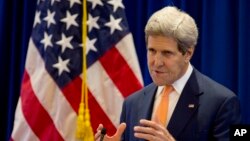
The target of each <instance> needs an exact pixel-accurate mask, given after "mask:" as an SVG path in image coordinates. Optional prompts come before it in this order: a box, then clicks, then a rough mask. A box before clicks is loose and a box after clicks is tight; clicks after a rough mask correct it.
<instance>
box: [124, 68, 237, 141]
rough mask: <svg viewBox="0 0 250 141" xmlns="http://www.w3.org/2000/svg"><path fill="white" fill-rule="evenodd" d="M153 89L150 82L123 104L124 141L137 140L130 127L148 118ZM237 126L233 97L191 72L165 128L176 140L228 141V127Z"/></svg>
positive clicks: (223, 88)
mask: <svg viewBox="0 0 250 141" xmlns="http://www.w3.org/2000/svg"><path fill="white" fill-rule="evenodd" d="M156 90H157V86H156V85H155V84H153V83H152V84H150V85H148V86H146V87H145V88H143V89H142V90H140V91H138V92H136V93H134V94H132V95H131V96H129V97H128V98H127V99H126V100H125V101H124V103H123V109H122V114H121V122H125V123H126V124H127V128H126V130H125V132H124V134H123V140H124V141H137V140H139V139H137V138H135V137H134V130H133V127H134V126H136V125H139V120H140V119H151V114H152V109H153V104H154V98H155V93H156ZM190 104H191V105H192V104H193V105H194V107H192V106H191V107H190V106H189V105H190ZM239 123H240V108H239V102H238V99H237V97H236V95H235V94H234V93H233V92H232V91H230V90H229V89H227V88H225V87H224V86H222V85H220V84H218V83H217V82H215V81H213V80H211V79H210V78H208V77H206V76H205V75H203V74H201V73H200V72H198V71H197V70H196V69H194V70H193V72H192V74H191V76H190V78H189V79H188V81H187V83H186V85H185V87H184V89H183V92H182V94H181V96H180V99H179V101H178V102H177V105H176V107H175V110H174V112H173V115H172V117H171V119H170V121H169V124H168V127H167V129H168V130H169V132H170V133H171V134H172V135H173V137H174V138H175V139H176V140H177V141H187V140H190V141H195V140H198V141H206V140H209V141H210V140H229V128H230V125H232V124H239Z"/></svg>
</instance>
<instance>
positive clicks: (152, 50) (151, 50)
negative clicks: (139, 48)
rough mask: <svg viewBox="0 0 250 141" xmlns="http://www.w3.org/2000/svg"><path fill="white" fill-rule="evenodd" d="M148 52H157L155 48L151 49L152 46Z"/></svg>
mask: <svg viewBox="0 0 250 141" xmlns="http://www.w3.org/2000/svg"><path fill="white" fill-rule="evenodd" d="M148 52H149V53H155V52H156V51H155V50H154V49H151V48H150V49H148Z"/></svg>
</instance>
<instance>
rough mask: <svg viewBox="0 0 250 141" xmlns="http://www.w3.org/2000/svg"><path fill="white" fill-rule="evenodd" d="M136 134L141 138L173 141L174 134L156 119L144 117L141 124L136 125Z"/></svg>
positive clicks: (152, 140) (153, 140) (154, 140)
mask: <svg viewBox="0 0 250 141" xmlns="http://www.w3.org/2000/svg"><path fill="white" fill-rule="evenodd" d="M134 131H135V134H134V136H135V137H137V138H140V139H145V140H150V141H156V140H159V141H161V140H162V141H163V140H169V141H173V140H174V138H173V136H172V135H171V134H170V133H169V132H168V130H167V129H166V127H164V126H163V125H162V124H160V123H157V119H156V120H155V121H149V120H145V119H142V120H140V125H139V126H135V127H134Z"/></svg>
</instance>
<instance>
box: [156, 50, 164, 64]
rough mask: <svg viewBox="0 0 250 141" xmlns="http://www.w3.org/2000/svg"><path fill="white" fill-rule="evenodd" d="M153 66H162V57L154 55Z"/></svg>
mask: <svg viewBox="0 0 250 141" xmlns="http://www.w3.org/2000/svg"><path fill="white" fill-rule="evenodd" d="M154 64H155V66H157V67H159V66H163V64H164V60H163V56H162V55H161V54H159V53H158V54H156V55H155V57H154Z"/></svg>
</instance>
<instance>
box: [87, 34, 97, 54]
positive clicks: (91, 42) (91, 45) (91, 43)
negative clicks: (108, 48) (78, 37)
mask: <svg viewBox="0 0 250 141" xmlns="http://www.w3.org/2000/svg"><path fill="white" fill-rule="evenodd" d="M96 40H97V39H96V38H94V39H92V40H89V38H88V37H87V48H86V49H87V51H86V52H87V54H88V53H89V51H90V50H93V51H95V52H96V51H97V49H96V48H95V45H94V44H95V42H96Z"/></svg>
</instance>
